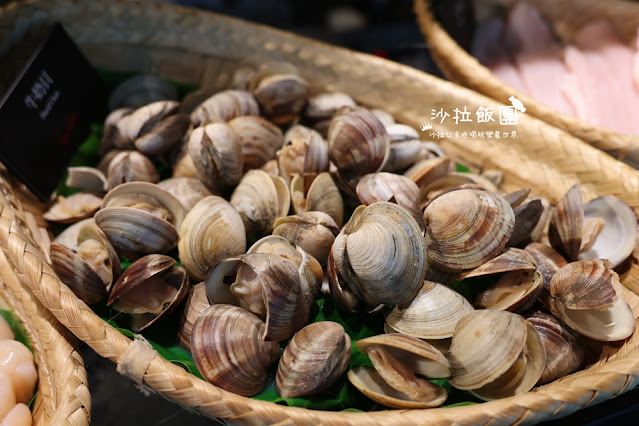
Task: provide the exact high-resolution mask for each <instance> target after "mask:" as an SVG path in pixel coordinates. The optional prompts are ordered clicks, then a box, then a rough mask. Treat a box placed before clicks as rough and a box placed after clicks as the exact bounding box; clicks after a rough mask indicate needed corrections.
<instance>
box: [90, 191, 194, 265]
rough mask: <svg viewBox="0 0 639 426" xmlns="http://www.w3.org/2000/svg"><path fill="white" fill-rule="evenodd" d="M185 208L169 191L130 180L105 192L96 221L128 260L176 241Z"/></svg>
mask: <svg viewBox="0 0 639 426" xmlns="http://www.w3.org/2000/svg"><path fill="white" fill-rule="evenodd" d="M183 219H184V207H182V204H180V202H179V201H178V200H177V199H176V198H175V197H174V196H172V195H171V194H170V193H169V192H167V191H165V190H164V189H162V188H160V187H159V186H157V185H155V184H152V183H147V182H130V183H125V184H122V185H119V186H117V187H116V188H114V189H112V190H111V191H109V192H108V193H107V195H106V196H105V197H104V200H103V202H102V209H101V210H100V211H99V212H97V213H96V214H95V222H96V223H97V224H98V226H99V227H100V229H101V230H102V231H103V232H104V233H105V234H106V236H107V237H108V239H109V241H110V242H111V244H113V246H114V247H115V249H116V251H117V252H118V254H120V255H122V256H125V257H127V258H129V259H137V258H138V257H139V256H140V255H145V254H151V253H165V252H167V251H169V250H170V249H172V248H173V247H175V246H176V245H177V242H178V233H177V229H178V228H179V227H180V225H181V224H182V220H183Z"/></svg>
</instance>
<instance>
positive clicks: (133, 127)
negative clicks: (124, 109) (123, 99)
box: [115, 100, 180, 148]
mask: <svg viewBox="0 0 639 426" xmlns="http://www.w3.org/2000/svg"><path fill="white" fill-rule="evenodd" d="M179 105H180V104H179V103H178V102H176V101H166V100H162V101H156V102H152V103H150V104H146V105H144V106H141V107H139V108H137V109H136V110H135V111H133V112H132V113H130V114H127V115H124V116H123V117H122V118H120V119H119V120H118V121H117V123H116V126H117V127H118V130H119V133H120V135H122V136H123V138H121V139H120V140H116V143H115V146H116V147H118V148H133V141H135V140H136V139H137V138H139V137H141V136H143V135H145V134H146V133H148V132H149V131H150V130H151V129H152V128H153V127H154V126H155V125H156V124H157V123H159V122H160V121H162V120H164V119H165V118H166V117H168V116H170V115H173V114H175V113H176V112H177V109H178V107H179Z"/></svg>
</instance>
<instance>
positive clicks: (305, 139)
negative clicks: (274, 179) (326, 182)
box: [277, 124, 329, 182]
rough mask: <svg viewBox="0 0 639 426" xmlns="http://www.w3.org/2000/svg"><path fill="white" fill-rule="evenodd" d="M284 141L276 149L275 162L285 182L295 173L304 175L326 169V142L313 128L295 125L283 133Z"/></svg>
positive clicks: (315, 173) (327, 165)
mask: <svg viewBox="0 0 639 426" xmlns="http://www.w3.org/2000/svg"><path fill="white" fill-rule="evenodd" d="M284 142H285V143H284V146H283V147H282V148H281V149H280V150H279V151H277V162H278V165H279V170H280V175H281V176H282V177H283V178H284V180H285V181H286V182H290V180H291V178H292V177H293V176H294V175H295V174H298V175H300V176H306V175H317V174H318V173H322V172H327V171H328V169H329V161H328V144H327V143H326V141H325V140H324V138H323V137H322V135H320V134H319V133H318V132H316V131H315V130H313V129H310V128H308V127H306V126H302V125H299V124H298V125H295V126H293V127H291V128H290V129H288V131H287V132H286V133H285V134H284Z"/></svg>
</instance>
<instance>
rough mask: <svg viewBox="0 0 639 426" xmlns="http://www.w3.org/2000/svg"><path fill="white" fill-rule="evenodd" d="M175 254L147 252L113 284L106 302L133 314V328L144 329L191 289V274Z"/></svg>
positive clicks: (169, 311)
mask: <svg viewBox="0 0 639 426" xmlns="http://www.w3.org/2000/svg"><path fill="white" fill-rule="evenodd" d="M175 264H176V261H175V259H173V258H172V257H169V256H164V255H161V254H150V255H148V256H144V257H142V258H140V259H138V260H136V261H135V262H133V263H132V264H131V266H129V267H128V268H127V269H126V270H125V271H124V272H123V273H122V275H120V278H118V280H117V281H116V282H115V284H113V289H112V290H111V294H110V295H109V300H108V302H107V305H113V309H115V310H116V311H120V312H126V313H128V314H130V315H131V316H132V317H133V318H132V325H131V327H132V329H133V330H134V331H141V330H144V329H146V328H148V327H150V326H151V325H153V324H155V323H156V322H157V321H158V320H160V319H161V318H164V317H165V316H166V315H168V314H169V313H171V312H172V311H173V310H174V309H175V308H176V307H177V305H178V304H179V303H180V302H181V301H182V300H183V299H184V297H185V296H186V295H187V294H188V291H189V278H188V276H187V275H186V271H185V270H184V268H182V267H181V266H175Z"/></svg>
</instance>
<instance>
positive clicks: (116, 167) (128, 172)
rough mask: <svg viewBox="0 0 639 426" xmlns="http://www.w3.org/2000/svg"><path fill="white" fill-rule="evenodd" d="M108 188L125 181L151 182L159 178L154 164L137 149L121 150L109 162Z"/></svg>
mask: <svg viewBox="0 0 639 426" xmlns="http://www.w3.org/2000/svg"><path fill="white" fill-rule="evenodd" d="M107 180H108V182H109V189H113V188H115V187H116V186H118V185H121V184H123V183H127V182H138V181H141V182H151V183H156V182H158V181H159V180H160V175H159V174H158V171H157V169H156V168H155V165H154V164H153V162H152V161H151V160H149V159H148V158H147V157H146V156H145V155H144V154H142V153H140V152H137V151H123V152H120V153H119V154H117V155H116V156H115V157H113V159H112V160H111V162H110V163H109V171H108V173H107Z"/></svg>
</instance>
